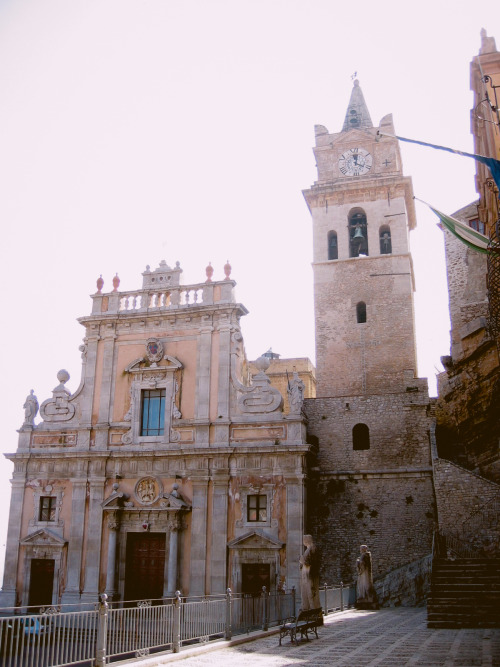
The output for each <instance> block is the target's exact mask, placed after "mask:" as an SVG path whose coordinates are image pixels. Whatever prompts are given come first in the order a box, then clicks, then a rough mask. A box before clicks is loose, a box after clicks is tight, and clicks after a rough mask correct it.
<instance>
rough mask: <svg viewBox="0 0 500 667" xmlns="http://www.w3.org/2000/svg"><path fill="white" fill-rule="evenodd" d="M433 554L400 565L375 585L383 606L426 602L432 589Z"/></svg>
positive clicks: (411, 604)
mask: <svg viewBox="0 0 500 667" xmlns="http://www.w3.org/2000/svg"><path fill="white" fill-rule="evenodd" d="M431 573H432V554H429V555H428V556H424V557H423V558H421V559H420V560H417V561H414V562H413V563H408V564H407V565H403V567H398V568H397V569H396V570H392V571H391V572H388V573H387V574H386V575H385V576H384V577H381V578H380V579H376V580H375V581H374V582H373V586H374V588H375V591H376V593H377V599H378V602H379V604H380V606H381V607H415V606H418V605H422V604H424V601H425V599H426V597H427V595H428V593H429V591H430V587H431Z"/></svg>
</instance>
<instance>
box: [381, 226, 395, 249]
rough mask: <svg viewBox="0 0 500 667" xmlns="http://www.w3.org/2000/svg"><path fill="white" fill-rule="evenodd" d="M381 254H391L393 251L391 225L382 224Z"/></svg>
mask: <svg viewBox="0 0 500 667" xmlns="http://www.w3.org/2000/svg"><path fill="white" fill-rule="evenodd" d="M379 238H380V254H381V255H390V254H391V253H392V240H391V228H390V227H389V225H382V226H381V227H380V229H379Z"/></svg>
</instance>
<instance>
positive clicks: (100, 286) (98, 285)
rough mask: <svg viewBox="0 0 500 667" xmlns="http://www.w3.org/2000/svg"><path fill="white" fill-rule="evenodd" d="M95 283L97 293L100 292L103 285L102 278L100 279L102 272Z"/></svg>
mask: <svg viewBox="0 0 500 667" xmlns="http://www.w3.org/2000/svg"><path fill="white" fill-rule="evenodd" d="M96 285H97V294H101V292H102V288H103V286H104V280H103V279H102V274H101V275H100V276H99V278H98V279H97V282H96Z"/></svg>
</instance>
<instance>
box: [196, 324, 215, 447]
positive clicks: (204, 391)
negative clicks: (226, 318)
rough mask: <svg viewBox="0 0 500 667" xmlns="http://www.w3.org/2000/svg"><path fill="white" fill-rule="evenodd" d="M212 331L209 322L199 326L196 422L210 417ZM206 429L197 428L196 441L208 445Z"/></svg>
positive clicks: (204, 420)
mask: <svg viewBox="0 0 500 667" xmlns="http://www.w3.org/2000/svg"><path fill="white" fill-rule="evenodd" d="M212 332H213V327H212V326H211V325H210V324H208V323H207V324H204V325H203V326H202V327H201V328H200V334H199V336H198V354H197V359H196V395H195V406H196V407H195V416H196V420H197V421H198V422H207V423H208V420H209V418H210V370H211V365H212ZM208 435H209V434H208V429H204V428H201V429H197V437H196V440H197V443H198V444H205V445H208Z"/></svg>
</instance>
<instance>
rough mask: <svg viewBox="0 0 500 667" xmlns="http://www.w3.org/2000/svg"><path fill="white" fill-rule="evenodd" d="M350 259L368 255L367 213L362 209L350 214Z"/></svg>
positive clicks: (355, 209) (353, 210) (354, 209)
mask: <svg viewBox="0 0 500 667" xmlns="http://www.w3.org/2000/svg"><path fill="white" fill-rule="evenodd" d="M348 220H349V257H359V256H360V255H368V229H367V222H366V213H365V212H364V211H363V209H362V208H353V209H352V211H350V212H349V218H348Z"/></svg>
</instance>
